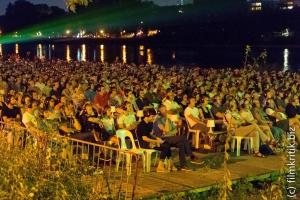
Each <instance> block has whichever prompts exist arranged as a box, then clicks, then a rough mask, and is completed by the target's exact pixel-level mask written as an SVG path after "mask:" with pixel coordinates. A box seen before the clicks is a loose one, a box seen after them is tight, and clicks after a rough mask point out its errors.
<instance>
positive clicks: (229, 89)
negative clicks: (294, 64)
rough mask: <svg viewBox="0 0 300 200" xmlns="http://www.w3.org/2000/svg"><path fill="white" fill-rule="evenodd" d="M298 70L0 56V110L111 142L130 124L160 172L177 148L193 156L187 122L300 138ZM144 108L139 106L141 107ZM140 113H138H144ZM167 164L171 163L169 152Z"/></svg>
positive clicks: (269, 140) (52, 129) (28, 122)
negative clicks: (158, 153)
mask: <svg viewBox="0 0 300 200" xmlns="http://www.w3.org/2000/svg"><path fill="white" fill-rule="evenodd" d="M299 91H300V74H299V73H297V72H290V71H286V72H283V71H266V70H262V69H259V68H256V67H252V66H248V67H244V68H241V69H232V68H218V69H215V68H200V67H194V68H185V67H182V66H174V67H164V66H161V65H155V64H152V65H149V64H145V65H135V64H124V63H119V62H115V63H111V64H108V63H97V62H76V61H71V62H67V61H62V60H51V61H48V60H45V61H41V60H34V61H29V60H25V59H18V60H15V59H5V60H4V59H3V60H1V61H0V116H1V120H2V121H3V122H4V123H11V122H14V123H15V122H17V123H20V124H22V125H23V126H25V127H26V128H27V129H28V130H29V131H33V132H34V131H42V132H44V133H47V134H61V135H65V136H68V137H74V138H77V139H82V140H88V141H92V142H96V143H102V142H104V141H114V140H115V133H116V130H118V129H127V130H129V131H131V132H132V133H133V135H134V137H135V138H136V139H137V140H138V142H139V145H140V146H141V147H143V148H155V149H158V150H160V151H161V152H162V153H161V156H160V158H161V161H160V162H159V165H158V168H157V171H164V170H165V166H164V164H163V160H164V159H166V158H170V157H171V151H170V147H172V146H175V147H177V148H178V149H179V159H180V166H179V167H180V169H185V167H186V158H185V157H186V156H189V157H190V159H191V160H193V159H195V156H194V154H193V153H192V149H191V146H190V143H189V141H188V140H187V138H186V136H184V135H183V134H182V133H181V134H179V133H178V132H179V130H180V128H181V127H182V126H184V125H185V124H187V126H189V127H190V128H191V129H200V130H201V133H202V135H203V136H204V137H205V135H207V134H208V132H209V128H208V127H207V125H206V122H207V120H208V119H214V120H215V122H216V127H215V129H226V130H228V134H235V135H239V136H249V137H253V139H254V144H253V154H254V155H255V156H257V157H263V155H262V154H261V153H260V152H259V147H260V145H262V144H268V145H270V146H277V145H282V144H283V143H284V141H286V139H287V138H286V132H287V131H289V127H294V128H295V135H296V141H297V143H298V144H300V103H299V98H300V92H299ZM141 111H143V112H141ZM141 113H142V114H141ZM168 169H169V170H172V169H173V170H175V168H174V166H173V164H172V161H171V159H169V164H168Z"/></svg>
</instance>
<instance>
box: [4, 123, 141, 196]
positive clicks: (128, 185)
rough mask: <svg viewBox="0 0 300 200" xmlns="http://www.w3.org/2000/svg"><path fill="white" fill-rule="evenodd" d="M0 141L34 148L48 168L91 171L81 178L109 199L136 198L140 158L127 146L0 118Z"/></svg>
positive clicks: (9, 148) (12, 146)
mask: <svg viewBox="0 0 300 200" xmlns="http://www.w3.org/2000/svg"><path fill="white" fill-rule="evenodd" d="M0 145H2V146H5V147H6V149H7V151H14V150H18V151H22V149H25V148H37V149H39V151H38V152H39V155H38V157H39V158H38V159H41V165H47V167H48V169H49V171H50V172H51V171H56V170H60V169H66V168H70V167H72V166H74V165H77V166H80V167H82V170H83V171H84V170H90V171H92V175H90V176H82V178H81V180H82V181H83V182H85V183H88V184H90V185H91V187H92V190H93V192H95V193H101V194H106V195H107V196H109V197H110V198H112V199H134V198H135V190H136V186H137V182H138V177H139V173H141V172H142V170H141V169H140V167H139V166H140V165H139V163H140V161H141V160H142V159H141V156H140V155H138V154H135V153H134V152H131V151H130V150H127V151H126V150H121V149H119V148H118V147H110V146H106V145H100V144H95V143H91V142H87V141H82V140H78V139H74V138H71V137H65V136H60V135H57V134H56V135H49V134H45V133H36V132H34V131H29V130H28V129H26V128H25V127H23V126H21V125H20V124H18V123H3V122H0ZM129 157H130V159H128V158H129ZM43 159H44V160H46V163H45V162H42V160H43Z"/></svg>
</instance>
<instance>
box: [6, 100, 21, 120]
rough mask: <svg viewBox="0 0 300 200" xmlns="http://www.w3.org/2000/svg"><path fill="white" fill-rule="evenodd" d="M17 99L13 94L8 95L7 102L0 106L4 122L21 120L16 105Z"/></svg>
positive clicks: (19, 111)
mask: <svg viewBox="0 0 300 200" xmlns="http://www.w3.org/2000/svg"><path fill="white" fill-rule="evenodd" d="M16 103H17V100H16V99H15V98H14V97H13V96H8V98H7V104H3V107H2V119H3V121H4V123H10V122H19V121H20V120H21V110H20V108H18V107H17V106H16Z"/></svg>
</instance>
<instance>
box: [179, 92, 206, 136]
mask: <svg viewBox="0 0 300 200" xmlns="http://www.w3.org/2000/svg"><path fill="white" fill-rule="evenodd" d="M195 104H196V99H195V98H191V99H190V103H189V105H188V107H186V109H185V110H184V117H185V119H186V120H187V123H188V125H189V126H190V127H191V128H192V129H196V130H200V131H201V133H204V134H205V135H207V133H208V131H209V128H208V127H207V126H206V123H204V122H203V120H201V118H200V112H199V109H198V108H196V107H195Z"/></svg>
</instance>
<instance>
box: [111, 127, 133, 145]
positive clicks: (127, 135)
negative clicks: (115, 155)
mask: <svg viewBox="0 0 300 200" xmlns="http://www.w3.org/2000/svg"><path fill="white" fill-rule="evenodd" d="M116 136H117V137H118V138H119V139H120V140H121V145H120V148H121V149H128V147H127V144H126V138H129V140H130V142H131V145H132V149H137V147H136V145H135V142H134V138H133V135H132V133H131V132H130V131H128V130H125V129H119V130H117V132H116Z"/></svg>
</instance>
